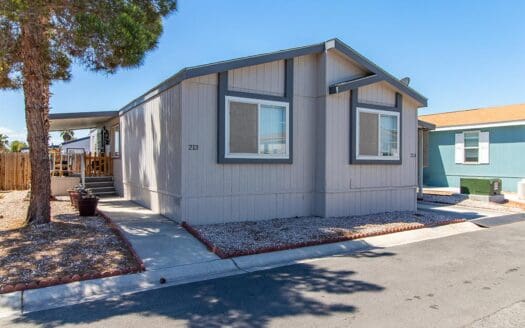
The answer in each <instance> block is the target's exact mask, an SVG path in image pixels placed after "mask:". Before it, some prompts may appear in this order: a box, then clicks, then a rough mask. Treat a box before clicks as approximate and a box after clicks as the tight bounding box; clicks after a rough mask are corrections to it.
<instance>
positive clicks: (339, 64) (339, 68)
mask: <svg viewBox="0 0 525 328" xmlns="http://www.w3.org/2000/svg"><path fill="white" fill-rule="evenodd" d="M365 74H366V71H365V70H363V69H362V68H360V67H359V66H357V65H355V64H354V63H353V62H351V61H350V60H349V59H348V58H346V57H345V56H343V55H341V54H340V53H339V52H337V51H335V50H333V51H330V52H328V60H327V61H326V79H327V80H326V82H327V85H326V89H325V90H324V91H325V92H326V90H328V86H329V85H330V84H333V83H337V82H342V81H348V80H351V79H355V78H357V77H360V76H363V75H365Z"/></svg>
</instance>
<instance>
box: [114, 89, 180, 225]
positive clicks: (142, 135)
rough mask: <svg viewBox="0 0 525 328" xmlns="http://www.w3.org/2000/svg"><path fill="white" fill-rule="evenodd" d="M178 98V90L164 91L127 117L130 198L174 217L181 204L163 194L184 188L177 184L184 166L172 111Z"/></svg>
mask: <svg viewBox="0 0 525 328" xmlns="http://www.w3.org/2000/svg"><path fill="white" fill-rule="evenodd" d="M178 97H179V94H178V93H176V92H175V91H174V90H172V91H167V92H163V93H162V94H160V95H159V96H158V97H157V98H154V99H152V100H150V101H149V102H148V103H145V104H142V105H140V106H139V107H138V108H135V109H133V110H131V111H129V112H128V113H126V114H125V116H124V121H125V131H123V134H124V139H123V142H124V143H125V147H123V148H124V152H125V154H124V157H123V161H124V163H123V167H124V172H123V176H125V177H126V179H125V180H126V181H127V182H128V185H127V186H126V188H128V192H127V195H128V196H129V199H130V200H132V201H135V202H137V203H139V204H141V205H143V206H145V207H147V208H150V209H152V210H153V211H155V212H159V213H161V214H163V215H167V216H169V217H172V218H173V217H174V215H175V213H174V212H175V211H176V209H175V208H176V206H178V205H177V204H175V201H173V200H170V199H172V198H167V197H164V196H163V193H162V192H163V191H170V192H171V191H173V189H178V188H177V186H179V185H180V182H179V181H177V173H178V172H180V163H179V162H178V161H177V158H175V154H176V150H177V149H176V148H179V146H178V143H180V140H177V138H176V136H177V135H179V136H180V131H176V130H175V129H176V124H175V120H177V119H178V116H176V115H178V114H176V113H175V112H176V110H175V108H172V107H173V106H176V105H175V102H176V101H179V99H178ZM170 156H171V157H170ZM159 191H160V192H159ZM172 193H173V194H176V193H178V191H175V192H172ZM170 201H171V202H172V203H170Z"/></svg>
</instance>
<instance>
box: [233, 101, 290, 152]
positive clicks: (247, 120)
mask: <svg viewBox="0 0 525 328" xmlns="http://www.w3.org/2000/svg"><path fill="white" fill-rule="evenodd" d="M225 114H226V115H225V119H226V124H225V150H226V153H225V157H226V158H261V159H273V158H277V159H288V158H289V157H290V155H289V148H290V146H289V130H290V127H289V124H290V123H289V104H288V103H286V102H278V101H267V100H259V99H251V98H239V97H226V113H225Z"/></svg>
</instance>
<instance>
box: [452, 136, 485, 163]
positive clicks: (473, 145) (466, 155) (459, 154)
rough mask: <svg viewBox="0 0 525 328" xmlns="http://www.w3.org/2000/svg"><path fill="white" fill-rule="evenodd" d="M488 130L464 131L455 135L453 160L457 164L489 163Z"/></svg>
mask: <svg viewBox="0 0 525 328" xmlns="http://www.w3.org/2000/svg"><path fill="white" fill-rule="evenodd" d="M489 138H490V135H489V132H480V131H465V132H462V133H456V136H455V162H456V163H457V164H488V163H489V158H490V155H489V150H490V147H489Z"/></svg>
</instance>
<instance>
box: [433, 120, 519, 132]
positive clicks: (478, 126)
mask: <svg viewBox="0 0 525 328" xmlns="http://www.w3.org/2000/svg"><path fill="white" fill-rule="evenodd" d="M516 125H525V121H512V122H498V123H486V124H473V125H457V126H444V127H441V128H435V129H434V130H431V131H430V132H434V131H436V132H438V131H455V130H470V129H483V128H498V127H503V126H516Z"/></svg>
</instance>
